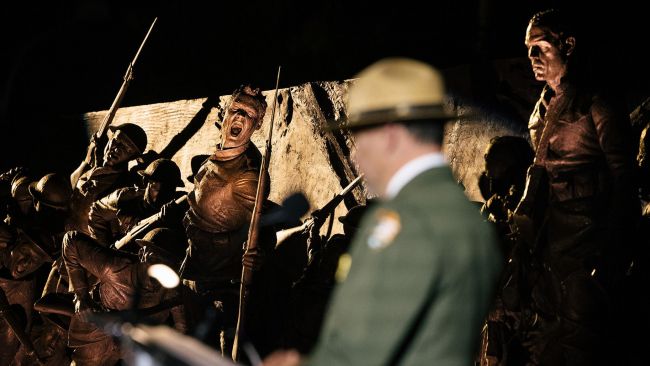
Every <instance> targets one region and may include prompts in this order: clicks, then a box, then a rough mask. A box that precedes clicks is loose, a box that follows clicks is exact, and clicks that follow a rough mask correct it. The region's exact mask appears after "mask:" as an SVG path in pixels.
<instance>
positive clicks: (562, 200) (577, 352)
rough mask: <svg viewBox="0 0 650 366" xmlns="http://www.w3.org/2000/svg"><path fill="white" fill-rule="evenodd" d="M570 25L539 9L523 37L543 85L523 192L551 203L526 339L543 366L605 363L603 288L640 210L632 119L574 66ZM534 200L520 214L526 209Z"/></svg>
mask: <svg viewBox="0 0 650 366" xmlns="http://www.w3.org/2000/svg"><path fill="white" fill-rule="evenodd" d="M574 23H575V22H572V21H571V20H569V19H568V18H567V15H566V14H565V13H562V12H560V11H558V10H548V11H543V12H540V13H537V14H535V15H534V16H533V17H532V18H531V19H530V21H529V23H528V28H527V30H526V38H525V44H526V47H527V48H528V57H529V59H530V62H531V66H532V70H533V73H534V76H535V78H536V79H537V80H539V81H544V82H546V86H545V87H544V90H543V92H542V94H541V96H540V99H539V101H538V102H537V105H536V106H535V109H534V111H533V113H532V115H531V116H530V121H529V125H528V127H529V129H530V135H531V140H532V143H533V147H534V148H535V161H534V165H533V166H532V167H531V170H529V173H531V174H530V175H529V183H528V187H527V193H532V192H533V191H534V190H533V189H531V188H532V187H535V186H536V184H535V182H540V181H541V182H544V183H547V185H548V189H540V190H539V191H538V192H539V193H540V194H539V195H537V197H544V198H546V199H547V200H548V203H547V204H546V205H543V204H542V203H541V202H539V201H537V202H535V204H534V207H535V208H536V209H538V211H541V214H540V215H537V217H535V215H534V214H533V218H534V219H535V220H536V227H537V228H538V230H537V232H536V234H535V236H536V238H537V239H536V240H535V241H534V242H533V243H532V245H533V246H534V247H535V248H537V249H536V250H537V252H538V253H539V256H541V257H540V259H541V260H542V262H543V270H542V273H541V274H540V276H541V279H540V280H539V281H537V284H538V285H537V286H536V288H535V289H533V294H532V296H533V300H534V304H535V306H536V308H537V313H538V315H541V318H542V320H543V321H542V322H538V323H537V324H541V329H538V331H540V334H541V335H540V336H538V337H535V339H534V340H532V341H531V344H533V349H532V353H533V358H534V362H537V363H539V364H553V365H569V364H570V365H596V364H600V363H608V364H609V363H610V362H611V360H609V359H607V357H605V356H606V355H607V352H606V351H607V350H608V348H607V347H606V344H607V342H608V340H607V338H606V337H607V335H608V334H610V330H609V329H608V324H607V321H606V319H607V318H608V315H609V313H608V307H609V305H610V301H611V300H613V299H614V298H611V297H609V296H608V294H607V291H606V290H608V289H609V290H611V289H613V288H615V285H614V284H615V281H616V280H617V279H619V278H621V277H622V276H623V275H624V273H625V265H626V263H629V262H628V261H629V253H630V249H629V248H630V247H631V242H630V238H631V236H630V232H631V229H632V228H633V227H634V225H635V220H636V217H635V215H636V214H637V212H638V200H637V198H636V193H635V187H634V178H633V177H634V173H633V172H634V171H633V161H634V160H633V159H634V152H633V151H632V150H631V149H632V147H633V146H634V144H633V143H632V139H631V130H630V125H629V117H628V115H627V113H625V112H624V111H623V110H621V109H620V108H617V105H616V104H615V103H613V102H612V100H611V99H608V98H606V97H605V95H604V94H602V93H600V92H598V91H597V89H596V86H594V85H590V84H589V82H590V80H592V79H589V78H585V77H583V76H584V74H585V73H584V71H585V70H584V68H581V67H580V65H578V64H577V63H576V61H577V60H578V59H577V57H578V56H579V55H580V51H581V47H584V46H582V45H583V44H585V43H584V42H583V44H581V43H580V42H581V39H580V37H579V36H578V35H577V32H576V30H575V29H573V24H574ZM535 177H542V179H535ZM530 197H531V196H529V195H525V196H524V198H523V199H522V201H521V203H520V205H519V207H518V208H517V213H524V214H529V213H530V212H531V211H530V209H528V208H529V207H533V206H531V205H530V202H532V201H531V200H530ZM635 206H636V207H635ZM540 207H541V208H542V210H539V208H540ZM610 294H611V293H610Z"/></svg>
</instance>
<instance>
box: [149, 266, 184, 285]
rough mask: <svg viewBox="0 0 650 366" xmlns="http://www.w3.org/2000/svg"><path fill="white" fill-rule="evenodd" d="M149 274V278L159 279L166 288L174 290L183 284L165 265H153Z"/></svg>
mask: <svg viewBox="0 0 650 366" xmlns="http://www.w3.org/2000/svg"><path fill="white" fill-rule="evenodd" d="M147 273H148V274H149V276H151V277H153V278H155V279H157V280H158V282H160V284H161V285H163V287H165V288H174V287H176V286H178V284H179V283H180V282H181V279H180V278H179V277H178V275H177V274H176V272H174V270H173V269H171V268H169V267H168V266H166V265H164V264H153V265H151V267H149V269H148V270H147Z"/></svg>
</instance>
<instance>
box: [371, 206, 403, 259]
mask: <svg viewBox="0 0 650 366" xmlns="http://www.w3.org/2000/svg"><path fill="white" fill-rule="evenodd" d="M375 221H376V223H377V224H376V225H375V227H374V228H373V229H372V231H371V232H370V236H369V237H368V247H370V249H374V250H379V249H383V248H385V247H387V246H389V245H391V244H392V243H393V240H394V239H395V237H396V236H397V234H399V232H400V230H401V229H402V223H401V221H400V217H399V214H398V213H397V212H395V211H392V210H387V209H378V210H377V211H376V212H375Z"/></svg>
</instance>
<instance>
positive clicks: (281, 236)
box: [275, 174, 363, 248]
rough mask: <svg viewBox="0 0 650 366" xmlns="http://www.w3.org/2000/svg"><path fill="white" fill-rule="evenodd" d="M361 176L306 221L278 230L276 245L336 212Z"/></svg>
mask: <svg viewBox="0 0 650 366" xmlns="http://www.w3.org/2000/svg"><path fill="white" fill-rule="evenodd" d="M361 178H363V174H361V175H359V176H358V177H356V178H355V179H354V180H353V181H352V182H350V184H348V185H347V186H346V187H345V188H343V190H342V191H341V192H339V193H338V194H337V195H335V196H334V198H332V199H331V200H330V201H329V202H327V203H326V204H325V206H323V207H322V208H321V209H319V210H316V211H314V212H312V214H311V217H310V218H309V219H307V220H305V222H304V223H303V224H302V225H300V226H296V227H294V228H291V229H286V230H282V231H278V233H277V244H276V245H275V247H276V248H277V247H278V246H279V245H280V244H282V242H284V241H285V240H286V239H287V238H288V237H289V236H291V235H292V234H294V233H296V232H299V231H303V230H305V229H306V228H307V227H309V225H311V224H312V223H313V222H315V221H324V220H325V219H326V218H327V216H329V215H330V213H332V212H334V209H335V208H336V207H337V206H338V205H339V203H341V201H343V198H345V196H346V195H347V194H348V193H350V192H351V191H352V189H354V187H356V186H357V185H358V184H359V183H360V182H361Z"/></svg>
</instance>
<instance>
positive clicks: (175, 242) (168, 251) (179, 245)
mask: <svg viewBox="0 0 650 366" xmlns="http://www.w3.org/2000/svg"><path fill="white" fill-rule="evenodd" d="M135 242H136V243H137V244H138V245H140V246H141V247H144V246H148V247H153V248H154V250H156V251H159V252H161V253H162V254H163V255H162V256H163V257H165V258H168V259H170V260H171V261H173V262H181V261H182V260H183V258H185V248H186V245H185V244H186V242H187V240H186V239H185V237H184V236H183V235H181V234H180V233H178V232H177V231H176V230H171V229H168V228H155V229H153V230H151V231H149V232H148V233H147V235H145V236H144V238H142V239H136V240H135Z"/></svg>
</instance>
